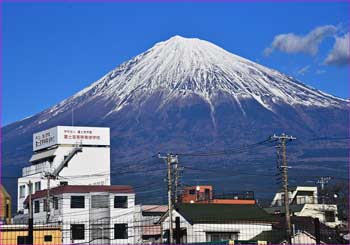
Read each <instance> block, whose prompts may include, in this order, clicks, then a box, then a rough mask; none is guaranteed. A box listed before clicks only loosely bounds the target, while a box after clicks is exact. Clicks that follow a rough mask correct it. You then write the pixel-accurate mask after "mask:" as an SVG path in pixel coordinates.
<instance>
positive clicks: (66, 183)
mask: <svg viewBox="0 0 350 245" xmlns="http://www.w3.org/2000/svg"><path fill="white" fill-rule="evenodd" d="M60 185H68V181H61V182H60Z"/></svg>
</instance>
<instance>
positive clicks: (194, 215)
mask: <svg viewBox="0 0 350 245" xmlns="http://www.w3.org/2000/svg"><path fill="white" fill-rule="evenodd" d="M172 217H173V224H175V220H176V218H179V224H180V229H181V235H180V237H181V238H180V243H204V242H210V243H214V244H215V243H220V242H222V241H228V240H230V241H231V242H233V241H235V240H236V241H237V240H244V241H248V240H251V239H252V238H254V237H255V236H257V235H258V234H260V233H261V232H263V231H270V230H272V224H273V223H274V218H273V217H272V216H271V215H269V214H267V213H266V212H265V211H264V210H263V209H261V208H260V207H258V206H256V205H250V204H241V205H237V204H236V205H234V204H204V203H200V204H199V203H194V204H189V203H186V204H180V205H178V206H176V207H175V208H174V210H173V215H172ZM159 222H160V223H161V224H162V230H163V232H164V234H163V237H164V239H168V238H169V215H168V213H166V214H165V215H164V216H163V217H162V218H161V219H160V221H159ZM173 226H174V227H175V225H173ZM168 241H169V240H166V241H165V243H168Z"/></svg>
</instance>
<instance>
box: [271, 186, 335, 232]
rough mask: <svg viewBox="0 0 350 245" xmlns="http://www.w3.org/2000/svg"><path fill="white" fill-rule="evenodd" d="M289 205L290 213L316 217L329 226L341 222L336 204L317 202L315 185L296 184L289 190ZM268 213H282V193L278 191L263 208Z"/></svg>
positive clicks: (283, 209) (283, 210) (283, 212)
mask: <svg viewBox="0 0 350 245" xmlns="http://www.w3.org/2000/svg"><path fill="white" fill-rule="evenodd" d="M289 207H290V212H291V215H295V216H303V217H313V218H318V219H319V220H320V222H322V223H324V224H326V225H328V226H329V227H336V226H337V225H339V224H341V221H340V220H339V219H338V208H337V205H336V204H323V203H322V204H320V203H318V194H317V187H316V186H297V187H292V188H290V190H289ZM265 211H266V212H268V213H270V214H276V215H284V214H285V208H284V193H283V192H282V191H281V192H278V193H276V194H275V197H274V198H273V200H272V203H271V206H270V207H269V208H265Z"/></svg>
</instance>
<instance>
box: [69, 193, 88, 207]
mask: <svg viewBox="0 0 350 245" xmlns="http://www.w3.org/2000/svg"><path fill="white" fill-rule="evenodd" d="M70 208H85V196H71V197H70Z"/></svg>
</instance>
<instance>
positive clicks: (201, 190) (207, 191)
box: [180, 185, 256, 204]
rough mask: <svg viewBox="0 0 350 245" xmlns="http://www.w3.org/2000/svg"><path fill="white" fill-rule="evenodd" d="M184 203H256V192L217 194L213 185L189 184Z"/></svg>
mask: <svg viewBox="0 0 350 245" xmlns="http://www.w3.org/2000/svg"><path fill="white" fill-rule="evenodd" d="M180 200H181V202H182V203H216V204H255V203H256V202H255V199H254V192H252V191H246V192H240V193H229V194H228V193H226V194H222V195H215V194H214V190H213V187H212V186H211V185H198V186H188V187H185V188H184V189H183V192H182V195H181V198H180Z"/></svg>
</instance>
